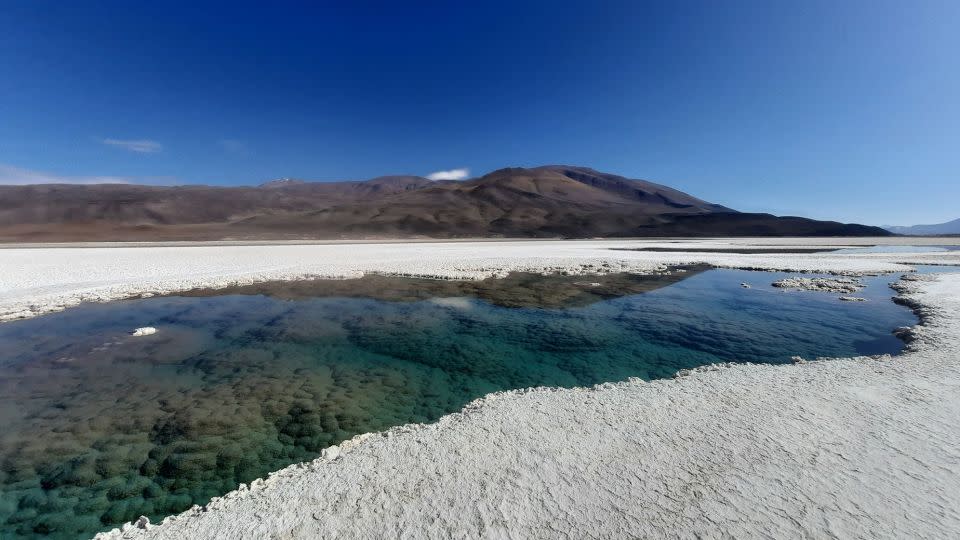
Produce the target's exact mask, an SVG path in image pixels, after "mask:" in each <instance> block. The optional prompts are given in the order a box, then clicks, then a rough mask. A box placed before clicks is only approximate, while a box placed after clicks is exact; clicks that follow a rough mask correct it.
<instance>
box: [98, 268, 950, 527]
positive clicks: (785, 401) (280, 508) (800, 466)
mask: <svg viewBox="0 0 960 540" xmlns="http://www.w3.org/2000/svg"><path fill="white" fill-rule="evenodd" d="M898 289H899V290H900V294H901V296H900V301H903V302H905V303H908V304H909V305H911V306H912V307H914V309H915V310H917V312H918V314H919V315H920V316H921V320H922V325H921V326H918V327H916V328H915V329H914V330H913V331H912V333H911V338H912V339H911V342H910V345H909V352H908V353H906V354H904V355H902V356H899V357H895V358H891V357H881V358H867V357H862V358H850V359H834V360H829V361H822V362H809V363H805V364H799V365H793V366H761V365H732V366H723V367H719V366H713V367H707V368H702V369H701V370H695V371H694V372H693V373H690V374H689V375H686V376H683V377H679V378H677V379H675V380H660V381H654V382H651V383H644V382H641V381H638V380H633V381H630V382H625V383H619V384H604V385H600V386H598V387H595V388H592V389H572V390H551V389H536V390H528V391H516V392H506V393H501V394H495V395H490V396H487V397H486V398H484V399H481V400H478V401H476V402H474V403H473V404H471V405H470V406H468V407H467V408H466V409H465V410H464V411H463V412H462V413H458V414H453V415H449V416H446V417H443V418H442V419H441V420H440V421H439V422H437V423H435V424H430V425H417V426H404V427H400V428H395V429H393V430H391V431H389V432H387V433H384V434H376V435H369V436H366V437H359V438H357V439H354V440H353V441H349V442H347V443H344V444H343V445H342V446H341V448H340V449H333V450H332V451H330V452H327V457H325V458H320V459H317V460H316V461H314V462H312V463H308V464H301V465H295V466H291V467H288V468H286V469H284V470H282V471H279V472H278V473H275V474H274V475H272V476H271V478H270V479H268V480H266V481H257V482H255V483H254V484H255V485H253V486H252V487H251V488H249V489H242V490H240V491H237V492H233V493H231V494H229V495H228V496H226V497H224V498H222V499H219V500H215V501H214V502H212V503H211V504H210V505H208V506H207V507H206V508H204V509H201V508H195V509H194V510H193V511H189V512H186V513H184V514H182V515H180V516H176V517H171V518H168V519H167V520H165V523H164V524H163V525H160V526H151V527H149V528H148V529H147V530H141V529H137V528H133V527H131V526H128V528H127V530H126V531H123V532H121V531H114V532H112V533H104V534H102V535H100V537H101V538H116V537H124V538H154V539H161V538H163V539H180V538H332V537H347V538H381V537H409V538H420V537H423V538H474V537H494V538H500V537H517V538H555V537H565V538H592V537H700V538H722V537H788V538H798V537H804V538H824V537H840V538H907V537H910V538H951V537H956V536H957V534H958V531H960V505H957V504H956V500H957V497H958V496H960V400H958V399H957V397H958V394H960V362H958V360H960V359H958V357H957V356H958V353H957V351H958V350H960V274H952V275H951V274H940V275H937V276H921V277H919V278H914V279H913V280H910V281H902V282H900V283H899V284H898Z"/></svg>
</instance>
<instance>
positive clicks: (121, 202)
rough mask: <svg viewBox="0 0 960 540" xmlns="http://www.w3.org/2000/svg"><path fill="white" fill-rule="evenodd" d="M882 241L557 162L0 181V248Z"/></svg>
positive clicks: (859, 231)
mask: <svg viewBox="0 0 960 540" xmlns="http://www.w3.org/2000/svg"><path fill="white" fill-rule="evenodd" d="M886 234H889V233H887V232H886V231H885V230H883V229H880V228H878V227H868V226H864V225H855V224H842V223H836V222H830V221H815V220H810V219H806V218H800V217H777V216H772V215H769V214H750V213H741V212H737V211H736V210H733V209H731V208H727V207H724V206H721V205H718V204H713V203H710V202H707V201H704V200H702V199H698V198H696V197H694V196H692V195H689V194H687V193H684V192H682V191H678V190H675V189H673V188H670V187H668V186H664V185H661V184H656V183H653V182H648V181H645V180H632V179H629V178H624V177H622V176H617V175H614V174H607V173H602V172H598V171H595V170H593V169H589V168H586V167H569V166H559V165H551V166H544V167H536V168H530V169H522V168H510V169H500V170H497V171H494V172H492V173H490V174H487V175H485V176H482V177H480V178H474V179H470V180H465V181H452V180H446V181H431V180H428V179H426V178H422V177H419V176H384V177H379V178H374V179H371V180H366V181H352V182H307V181H303V180H295V179H280V180H275V181H271V182H267V183H266V184H263V185H261V186H257V187H211V186H176V187H158V186H141V185H129V184H98V185H64V184H43V185H29V186H0V241H80V240H88V241H93V240H104V241H106V240H116V241H124V240H215V239H332V238H412V237H433V238H464V237H541V238H584V237H630V236H746V235H751V236H752V235H755V236H788V235H801V236H803V235H811V236H882V235H886Z"/></svg>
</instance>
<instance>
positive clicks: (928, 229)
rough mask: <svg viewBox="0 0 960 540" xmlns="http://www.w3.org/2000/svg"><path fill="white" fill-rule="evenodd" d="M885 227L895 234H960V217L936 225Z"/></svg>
mask: <svg viewBox="0 0 960 540" xmlns="http://www.w3.org/2000/svg"><path fill="white" fill-rule="evenodd" d="M883 228H884V229H887V230H888V231H890V232H892V233H895V234H908V235H912V236H937V235H944V234H960V219H955V220H953V221H948V222H946V223H937V224H935V225H911V226H908V227H899V226H895V225H885V226H884V227H883Z"/></svg>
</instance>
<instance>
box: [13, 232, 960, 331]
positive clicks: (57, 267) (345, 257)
mask: <svg viewBox="0 0 960 540" xmlns="http://www.w3.org/2000/svg"><path fill="white" fill-rule="evenodd" d="M776 240H777V243H771V241H770V239H755V240H754V239H736V240H732V239H728V240H695V241H672V242H664V241H637V240H633V241H609V240H607V241H522V242H517V241H512V242H448V243H419V244H418V243H406V244H403V243H389V244H354V245H350V244H304V245H290V244H277V245H256V246H244V245H235V244H228V245H186V246H184V245H177V246H170V247H150V246H138V247H73V248H62V247H60V248H5V249H0V321H3V320H13V319H20V318H25V317H32V316H35V315H39V314H43V313H47V312H50V311H57V310H60V309H63V308H65V307H69V306H72V305H76V304H78V303H80V302H83V301H93V302H102V301H109V300H117V299H122V298H130V297H136V296H140V295H150V294H165V293H170V292H177V291H184V290H189V289H198V288H220V287H226V286H230V285H242V284H250V283H256V282H264V281H277V280H297V279H308V278H345V277H359V276H361V275H363V274H364V273H370V272H375V273H383V274H391V275H404V276H418V277H432V278H447V279H482V278H486V277H491V276H503V275H506V274H507V273H509V272H512V271H526V272H559V271H562V272H568V273H575V274H579V273H585V274H589V273H603V272H638V273H645V272H650V271H652V270H656V269H663V268H666V266H674V265H689V264H709V265H713V266H718V267H728V268H743V269H761V270H782V271H800V272H836V273H844V274H863V273H878V272H894V271H903V270H908V269H909V268H910V267H909V266H908V265H910V264H960V251H953V252H944V253H918V254H910V253H898V254H882V253H880V254H878V253H868V254H831V253H826V254H753V255H736V254H729V253H662V252H640V251H625V250H627V249H636V248H642V247H657V246H671V247H677V246H687V247H690V248H703V247H709V246H713V247H717V246H726V247H728V248H737V247H741V248H742V247H750V246H754V245H764V246H803V245H816V246H848V245H853V244H854V242H852V241H851V239H846V238H844V239H802V240H805V241H806V243H803V242H801V241H800V240H798V239H776ZM856 240H857V242H858V243H863V242H866V241H867V240H865V239H856ZM911 240H915V239H911ZM938 240H940V242H941V243H943V242H947V240H943V239H938ZM902 241H904V239H893V240H890V239H873V240H872V242H871V243H882V242H893V243H897V242H902Z"/></svg>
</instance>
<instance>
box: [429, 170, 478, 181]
mask: <svg viewBox="0 0 960 540" xmlns="http://www.w3.org/2000/svg"><path fill="white" fill-rule="evenodd" d="M469 176H470V169H450V170H449V171H437V172H435V173H430V174H428V175H427V178H429V179H430V180H463V179H464V178H467V177H469Z"/></svg>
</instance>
